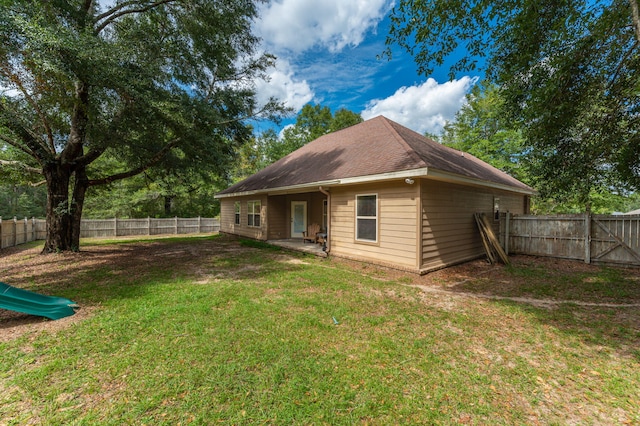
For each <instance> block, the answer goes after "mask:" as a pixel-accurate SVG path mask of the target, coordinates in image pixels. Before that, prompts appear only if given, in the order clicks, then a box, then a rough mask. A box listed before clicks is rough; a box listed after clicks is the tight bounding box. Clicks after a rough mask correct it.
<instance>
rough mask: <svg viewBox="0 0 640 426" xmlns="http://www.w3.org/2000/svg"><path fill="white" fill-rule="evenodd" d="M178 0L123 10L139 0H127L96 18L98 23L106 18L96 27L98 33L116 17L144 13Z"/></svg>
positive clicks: (161, 0) (165, 0) (162, 1)
mask: <svg viewBox="0 0 640 426" xmlns="http://www.w3.org/2000/svg"><path fill="white" fill-rule="evenodd" d="M175 1H176V0H158V1H155V2H153V3H151V4H149V5H147V6H144V7H140V8H138V9H127V10H122V9H124V8H125V7H127V6H131V5H135V4H137V3H138V2H137V1H129V2H125V3H121V4H120V5H118V6H116V7H114V8H112V9H111V10H108V11H107V12H105V13H103V14H101V15H100V16H98V17H97V18H96V23H98V22H99V21H101V20H102V19H105V18H107V17H108V18H107V19H105V20H104V22H103V23H102V24H100V25H98V27H97V28H96V29H95V32H96V34H99V33H100V32H102V30H104V29H105V28H106V27H107V26H108V25H109V24H111V23H112V22H113V21H115V20H116V19H118V18H119V17H121V16H124V15H130V14H133V13H143V12H146V11H148V10H151V9H153V8H155V7H158V6H161V5H163V4H167V3H173V2H175Z"/></svg>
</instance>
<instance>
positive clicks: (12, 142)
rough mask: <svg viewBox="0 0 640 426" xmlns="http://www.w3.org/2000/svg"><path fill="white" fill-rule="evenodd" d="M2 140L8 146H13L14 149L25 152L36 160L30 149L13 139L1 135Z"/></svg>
mask: <svg viewBox="0 0 640 426" xmlns="http://www.w3.org/2000/svg"><path fill="white" fill-rule="evenodd" d="M0 139H1V140H3V141H5V142H6V143H7V144H9V145H11V146H12V147H14V148H16V149H19V150H20V151H22V152H24V153H25V154H27V155H29V156H30V157H34V158H36V156H35V154H34V153H33V152H32V151H31V150H29V149H28V148H26V147H24V146H22V145H20V144H19V143H18V142H16V141H14V140H13V139H11V138H9V137H7V136H5V135H2V134H0Z"/></svg>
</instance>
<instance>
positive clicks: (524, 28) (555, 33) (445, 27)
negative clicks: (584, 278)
mask: <svg viewBox="0 0 640 426" xmlns="http://www.w3.org/2000/svg"><path fill="white" fill-rule="evenodd" d="M391 20H392V25H391V29H390V33H389V36H388V39H387V43H388V44H389V45H391V44H392V43H394V42H397V43H399V45H400V46H401V47H402V48H404V49H406V50H407V51H409V52H410V53H411V54H413V55H414V56H415V59H416V61H417V63H418V65H419V67H420V70H421V72H424V73H425V74H428V73H430V72H431V70H432V69H433V67H434V66H440V65H442V64H443V63H444V61H445V59H446V58H447V57H449V56H451V55H452V53H454V52H458V51H460V50H461V49H466V52H467V54H466V55H464V56H462V57H461V58H460V59H459V60H457V61H456V62H455V63H454V65H453V66H452V67H451V69H450V75H451V76H452V77H453V76H454V75H455V74H456V73H457V72H463V71H464V72H466V71H470V70H474V69H476V68H478V67H479V66H480V64H481V63H482V61H483V60H485V59H486V61H487V62H486V63H487V75H488V78H489V79H490V80H491V81H494V82H495V83H497V84H498V86H499V87H500V90H501V92H502V95H503V97H504V99H505V102H506V105H507V108H506V110H507V111H509V112H510V113H511V114H512V116H513V118H514V120H517V123H518V124H519V125H520V126H521V128H522V130H523V135H524V136H525V138H526V139H527V140H528V141H529V143H530V144H531V147H532V152H531V154H532V155H531V157H530V158H531V167H532V170H533V172H534V177H535V185H536V187H537V188H538V189H539V190H540V192H541V193H542V194H543V195H552V196H554V197H557V198H562V199H565V200H575V201H577V202H578V203H580V204H582V205H583V206H584V207H585V208H586V209H589V201H588V200H589V194H590V193H591V192H592V189H593V188H599V187H611V188H616V187H620V186H623V187H627V188H630V189H635V190H638V189H639V188H640V136H639V134H638V129H639V128H640V114H639V112H640V99H639V96H640V91H639V90H638V87H640V54H639V53H640V18H639V14H638V2H637V0H610V1H603V2H589V1H586V0H584V1H575V2H574V1H560V2H559V1H557V0H525V1H522V2H516V3H514V2H511V1H506V0H498V1H494V0H480V1H474V2H470V1H462V2H450V1H447V0H432V1H423V2H415V1H412V0H400V2H399V3H398V5H397V6H396V7H395V8H394V10H393V12H392V15H391Z"/></svg>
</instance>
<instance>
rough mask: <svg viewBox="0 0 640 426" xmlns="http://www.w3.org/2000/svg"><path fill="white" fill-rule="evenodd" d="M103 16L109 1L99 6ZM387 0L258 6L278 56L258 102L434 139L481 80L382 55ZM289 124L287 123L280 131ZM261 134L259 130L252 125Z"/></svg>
mask: <svg viewBox="0 0 640 426" xmlns="http://www.w3.org/2000/svg"><path fill="white" fill-rule="evenodd" d="M98 1H99V4H100V6H101V7H102V8H103V9H104V8H106V7H108V6H111V5H113V3H114V2H115V0H98ZM393 5H394V0H322V1H319V0H271V1H269V2H267V3H266V4H263V5H262V6H261V12H260V16H261V19H259V20H257V21H256V22H255V26H254V32H255V33H256V34H257V35H259V36H260V37H261V38H262V40H263V46H262V48H263V50H264V51H266V52H269V53H272V54H275V55H276V56H277V57H278V61H277V65H276V67H275V69H272V70H271V72H270V81H268V82H266V81H258V82H256V89H257V93H258V99H259V100H260V101H262V102H266V100H267V99H269V97H270V96H274V97H276V98H278V99H279V100H280V101H282V102H284V103H285V104H286V105H287V106H289V107H291V108H293V110H294V111H295V113H297V112H299V111H300V109H301V108H302V107H303V106H304V105H305V104H307V103H309V102H311V103H315V104H320V105H322V106H328V107H329V108H331V110H332V111H335V110H337V109H339V108H347V109H350V110H352V111H354V112H357V113H360V114H361V115H362V117H363V118H365V119H369V118H373V117H375V116H378V115H384V116H386V117H387V118H389V119H391V120H394V121H396V122H398V123H400V124H403V125H405V126H407V127H409V128H411V129H413V130H415V131H417V132H420V133H424V132H430V133H434V134H438V133H440V132H441V131H442V127H443V126H444V124H445V123H446V122H447V121H450V120H452V119H453V118H454V116H455V113H456V112H457V111H458V110H459V109H460V107H461V106H462V105H463V103H464V100H465V95H466V94H467V93H468V92H469V91H470V90H471V88H472V87H473V85H474V84H476V83H477V81H478V79H479V78H480V74H479V73H478V74H475V75H474V74H471V75H464V74H462V75H457V76H456V78H455V80H453V81H449V77H448V73H449V67H448V65H447V64H445V65H444V66H443V67H441V68H439V69H436V70H435V71H434V73H433V74H432V75H429V76H421V75H418V74H417V72H416V70H417V67H416V65H415V62H414V61H413V58H412V57H411V56H410V55H408V54H407V53H405V52H403V51H402V50H401V49H400V48H399V47H395V48H394V49H393V60H391V61H389V60H387V59H382V60H379V59H377V58H376V57H377V56H378V55H380V54H381V53H382V52H383V51H384V50H385V48H386V46H385V39H386V36H387V33H388V28H389V18H388V15H389V12H390V11H391V8H392V7H393ZM293 121H294V120H293V119H291V120H286V121H285V122H284V123H283V124H287V123H291V122H293ZM258 128H260V125H258Z"/></svg>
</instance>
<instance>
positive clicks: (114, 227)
mask: <svg viewBox="0 0 640 426" xmlns="http://www.w3.org/2000/svg"><path fill="white" fill-rule="evenodd" d="M113 236H114V237H117V236H118V218H117V217H114V218H113Z"/></svg>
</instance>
